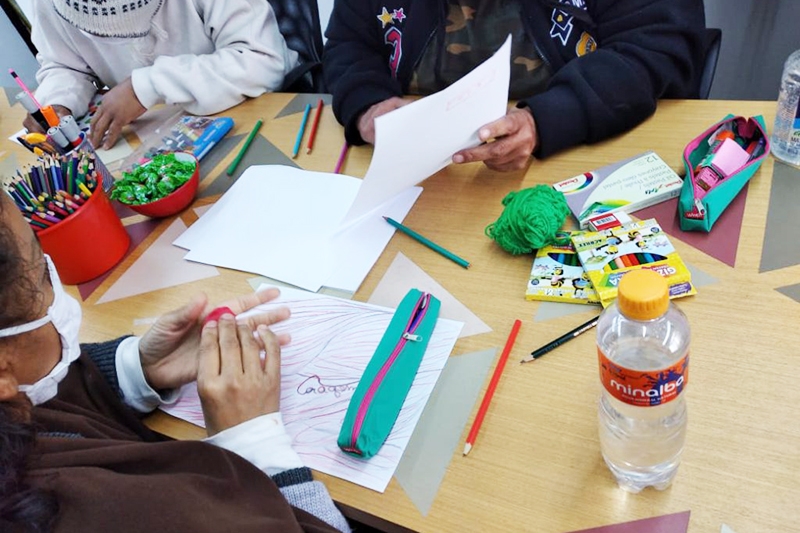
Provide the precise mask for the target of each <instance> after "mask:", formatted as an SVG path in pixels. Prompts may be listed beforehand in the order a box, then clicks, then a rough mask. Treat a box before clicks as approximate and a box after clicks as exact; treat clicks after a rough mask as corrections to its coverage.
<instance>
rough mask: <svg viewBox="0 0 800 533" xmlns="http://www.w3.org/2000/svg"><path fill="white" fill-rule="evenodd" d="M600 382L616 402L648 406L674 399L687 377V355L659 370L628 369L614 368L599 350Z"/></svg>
mask: <svg viewBox="0 0 800 533" xmlns="http://www.w3.org/2000/svg"><path fill="white" fill-rule="evenodd" d="M597 357H598V359H599V360H600V382H601V383H602V384H603V387H605V389H606V390H607V391H608V392H609V394H611V395H612V396H613V397H614V398H616V399H617V400H619V401H621V402H624V403H627V404H630V405H635V406H637V407H649V406H653V405H661V404H664V403H667V402H669V401H672V400H674V399H675V398H677V397H678V395H679V394H680V393H681V392H683V389H684V387H686V381H687V379H688V378H689V354H688V353H687V354H686V355H685V356H684V357H683V358H682V359H681V360H680V361H678V362H677V363H675V364H674V365H672V366H670V367H668V368H664V369H661V370H647V371H642V370H630V369H628V368H623V367H621V366H619V365H615V364H614V363H613V362H611V360H610V359H609V358H608V357H606V354H604V353H603V352H602V351H601V350H600V349H599V348H598V350H597Z"/></svg>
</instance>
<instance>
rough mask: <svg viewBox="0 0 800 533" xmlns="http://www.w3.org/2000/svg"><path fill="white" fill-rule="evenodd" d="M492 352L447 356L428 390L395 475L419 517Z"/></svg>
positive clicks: (456, 441) (443, 469)
mask: <svg viewBox="0 0 800 533" xmlns="http://www.w3.org/2000/svg"><path fill="white" fill-rule="evenodd" d="M496 355H497V348H489V349H487V350H483V351H480V352H473V353H468V354H462V355H459V356H455V357H453V356H451V357H450V359H449V360H448V361H447V364H446V365H445V367H444V370H442V375H441V376H439V380H438V381H437V382H436V386H435V387H434V388H433V392H432V393H431V396H430V398H429V399H428V403H427V404H426V405H425V410H424V411H422V416H420V418H419V422H417V426H416V427H415V428H414V433H413V434H412V435H411V440H409V441H408V446H407V447H406V450H405V452H404V453H403V457H402V459H400V464H398V465H397V470H395V473H394V477H395V479H396V480H397V482H398V483H399V484H400V486H401V487H403V490H404V491H405V493H406V495H407V496H408V498H409V499H410V500H411V501H412V502H413V503H414V505H415V506H416V507H417V509H418V510H419V512H420V514H422V516H427V514H428V512H429V511H430V509H431V506H432V505H433V501H434V499H435V498H436V493H437V492H439V485H441V483H442V480H443V479H444V475H445V473H446V472H447V467H448V465H449V464H450V461H451V460H452V458H453V454H454V453H456V450H457V449H459V447H460V446H463V443H462V442H461V434H462V433H463V431H464V426H465V425H466V423H467V421H468V420H469V415H470V413H471V412H472V408H473V406H474V405H475V402H476V401H477V400H478V394H479V393H480V392H481V388H482V387H483V383H484V381H486V375H487V374H488V372H489V369H490V368H491V366H492V361H494V360H495V357H496Z"/></svg>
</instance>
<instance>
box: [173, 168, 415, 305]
mask: <svg viewBox="0 0 800 533" xmlns="http://www.w3.org/2000/svg"><path fill="white" fill-rule="evenodd" d="M360 184H361V180H360V179H358V178H353V177H350V176H345V175H342V174H329V173H322V172H309V171H305V170H300V169H297V168H294V167H287V166H282V165H263V166H253V167H250V168H248V169H247V170H246V171H245V172H244V173H243V174H242V176H241V177H240V178H239V179H238V180H237V181H236V183H234V184H233V186H232V187H231V188H230V190H229V191H228V192H227V193H225V194H224V195H223V196H222V197H221V198H220V199H219V200H218V201H217V202H216V203H215V204H214V206H213V207H211V208H210V209H209V210H208V211H207V212H206V213H205V214H204V215H203V216H201V217H200V219H199V220H197V222H195V223H194V224H192V226H191V227H190V228H189V229H188V230H187V231H186V232H184V233H183V234H182V235H180V236H179V237H178V238H177V239H176V240H175V241H174V242H173V244H175V245H176V246H180V247H181V248H186V249H188V250H189V253H187V254H186V256H185V259H187V260H189V261H197V262H200V263H206V264H211V265H217V266H222V267H227V268H233V269H237V270H243V271H245V272H253V273H255V274H261V275H262V276H267V277H270V278H275V279H278V280H280V281H282V282H284V283H289V284H291V285H294V286H297V287H301V288H303V289H307V290H311V291H318V290H319V289H320V288H321V287H322V286H323V285H325V286H328V287H332V288H336V289H342V290H347V291H355V290H357V289H358V287H359V285H361V282H362V281H363V280H364V277H365V276H366V275H367V273H368V272H369V270H370V269H371V268H372V266H373V265H374V264H375V261H377V259H378V257H379V256H380V254H381V252H383V249H384V248H385V247H386V244H387V243H388V242H389V240H390V239H391V238H392V235H393V234H394V228H392V227H391V226H389V225H388V224H386V222H385V221H384V220H383V219H382V218H381V217H380V216H378V215H376V216H375V217H372V218H370V219H367V218H365V219H364V220H363V221H360V222H359V223H358V224H356V225H354V226H352V227H349V228H348V230H347V231H344V232H341V233H337V230H338V228H339V223H340V222H341V220H342V217H343V216H344V214H345V212H346V211H347V208H348V207H349V206H350V204H351V203H352V201H353V198H355V195H356V193H357V191H358V187H359V185H360ZM421 192H422V189H420V188H418V187H416V188H411V189H409V190H407V191H404V192H403V193H402V194H399V195H397V196H396V197H395V198H392V199H390V200H389V201H388V202H386V205H385V206H382V209H381V214H384V213H385V214H386V215H387V216H391V217H393V218H395V219H396V220H403V219H404V218H405V216H406V215H407V214H408V211H409V210H410V209H411V207H412V206H413V205H414V202H416V200H417V198H418V197H419V195H420V193H421Z"/></svg>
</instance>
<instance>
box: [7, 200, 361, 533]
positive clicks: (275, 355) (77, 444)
mask: <svg viewBox="0 0 800 533" xmlns="http://www.w3.org/2000/svg"><path fill="white" fill-rule="evenodd" d="M277 294H278V292H277V291H276V290H270V291H264V292H262V293H258V294H255V295H248V296H244V297H241V298H238V299H235V300H231V301H229V302H226V303H225V304H223V306H222V307H223V308H225V309H224V311H223V312H222V313H221V316H218V317H217V316H216V314H212V318H210V319H209V318H208V316H209V314H210V313H211V312H212V309H211V307H210V306H209V305H208V302H207V301H206V298H205V297H204V296H198V297H197V298H195V299H193V300H192V301H191V302H190V303H189V304H188V305H186V306H184V307H183V308H181V309H179V310H177V311H173V312H172V313H168V314H166V315H164V316H162V317H161V318H159V319H158V320H157V321H156V323H155V324H154V325H153V327H152V328H151V329H150V331H148V333H147V334H145V335H144V336H142V337H141V338H138V337H126V338H123V339H118V340H115V341H110V342H105V343H98V344H85V345H81V344H79V341H78V332H79V330H80V324H81V309H80V305H79V304H78V302H77V301H76V300H75V299H74V298H72V297H71V296H69V295H68V294H67V293H66V292H64V289H63V287H62V286H61V282H60V280H59V278H58V272H57V271H56V269H55V267H54V266H53V263H52V261H51V260H50V258H49V257H48V256H46V255H44V254H42V251H41V249H40V247H39V245H38V242H37V241H36V239H35V237H34V235H33V233H32V232H31V230H30V228H29V227H28V225H27V224H26V223H25V221H24V220H23V218H22V217H21V216H20V214H19V212H18V210H17V209H16V208H15V206H14V205H13V204H12V203H11V201H10V200H9V199H8V197H7V196H6V195H5V194H0V531H36V532H46V531H54V532H60V531H65V532H66V531H115V532H118V533H127V532H134V531H192V532H194V533H197V532H199V533H203V532H218V531H237V532H249V531H252V532H259V533H264V532H273V531H274V532H283V531H308V532H315V533H322V532H327V531H349V526H348V524H347V522H346V520H345V519H344V517H343V516H342V515H341V513H340V512H339V511H338V510H337V509H336V507H335V506H334V504H333V501H332V500H331V499H330V496H329V495H328V493H327V490H326V489H325V487H324V486H323V485H322V484H321V483H319V482H317V481H313V479H312V478H311V473H310V470H309V469H308V468H306V467H305V466H304V465H303V463H302V462H301V460H300V458H299V457H298V456H297V454H296V453H295V452H294V451H293V450H292V448H291V439H290V438H289V436H288V435H287V433H286V431H285V429H284V427H283V423H282V420H281V416H280V412H279V399H280V345H281V344H285V343H286V342H289V340H290V339H288V338H284V337H278V336H276V335H275V334H273V333H272V332H270V330H269V329H268V328H267V326H268V325H269V324H273V323H276V322H278V321H281V320H284V319H286V318H288V310H286V309H279V310H276V311H273V312H270V313H266V314H262V315H258V316H255V317H251V318H250V319H248V321H247V322H243V323H240V324H237V322H236V320H235V319H234V316H233V315H234V314H239V313H242V312H244V311H246V310H248V309H251V308H252V307H254V306H256V305H258V304H260V303H263V302H266V301H269V300H271V299H273V298H275V297H276V296H277ZM204 320H206V323H205V324H203V321H204ZM254 331H255V332H256V333H257V335H256V336H257V339H256V338H255V336H254V334H253V332H254ZM261 350H263V351H265V352H266V358H265V361H264V363H263V364H262V362H261V359H260V356H259V352H260V351H261ZM195 379H196V380H197V383H198V391H199V394H200V397H201V401H202V406H203V414H204V417H205V420H206V425H207V430H208V432H209V437H208V438H207V439H205V440H204V441H203V442H196V441H172V440H169V439H167V438H165V437H163V436H160V435H158V434H156V433H153V432H152V431H150V430H149V429H148V428H147V427H146V426H145V425H144V424H143V423H142V422H141V420H140V417H141V416H142V414H143V413H146V412H149V411H151V410H152V409H154V408H155V407H157V406H158V405H159V404H160V403H162V402H165V401H169V400H170V399H171V398H173V397H174V395H175V394H176V390H177V389H178V388H179V387H180V386H182V385H184V384H186V383H189V382H191V381H194V380H195Z"/></svg>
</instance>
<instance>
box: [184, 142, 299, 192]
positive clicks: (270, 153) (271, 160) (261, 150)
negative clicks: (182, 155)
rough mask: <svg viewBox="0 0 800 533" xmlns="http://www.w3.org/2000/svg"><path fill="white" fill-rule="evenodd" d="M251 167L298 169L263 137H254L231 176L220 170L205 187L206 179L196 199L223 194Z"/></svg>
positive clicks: (224, 169) (295, 164) (224, 170)
mask: <svg viewBox="0 0 800 533" xmlns="http://www.w3.org/2000/svg"><path fill="white" fill-rule="evenodd" d="M212 153H213V150H212ZM253 165H286V166H290V167H295V168H300V167H299V166H297V163H295V162H294V161H292V159H291V158H290V157H289V156H287V155H286V154H284V153H283V152H281V151H280V150H279V149H278V147H277V146H275V145H274V144H272V143H271V142H269V141H268V140H267V139H266V138H264V136H263V135H256V136H255V137H254V138H253V142H252V143H251V144H250V147H249V148H248V149H247V152H246V153H245V154H244V157H243V158H242V160H241V161H240V162H239V165H238V166H237V167H236V172H234V173H233V176H228V174H227V173H226V170H227V169H226V168H223V169H220V173H219V175H218V176H217V177H216V178H214V179H213V181H211V182H210V183H208V184H207V185H206V184H205V182H206V181H209V180H210V179H211V178H208V179H206V180H205V181H204V182H203V183H201V184H200V186H201V187H205V188H204V189H202V190H200V192H198V194H197V196H198V198H208V197H209V196H216V195H220V194H224V193H225V192H226V191H227V190H228V189H229V188H230V186H231V185H233V184H234V182H235V181H236V180H237V179H239V176H241V175H242V173H243V172H244V171H245V170H247V169H248V168H249V167H251V166H253Z"/></svg>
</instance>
